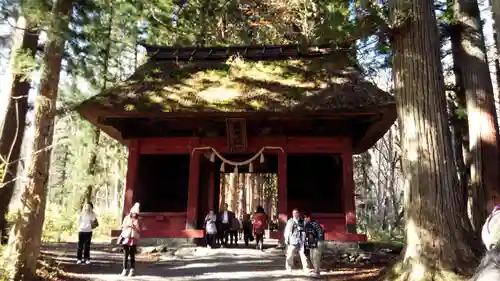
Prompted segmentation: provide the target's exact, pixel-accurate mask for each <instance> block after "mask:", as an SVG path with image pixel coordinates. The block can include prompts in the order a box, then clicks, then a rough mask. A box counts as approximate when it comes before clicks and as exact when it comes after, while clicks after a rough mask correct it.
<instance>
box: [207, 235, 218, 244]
mask: <svg viewBox="0 0 500 281" xmlns="http://www.w3.org/2000/svg"><path fill="white" fill-rule="evenodd" d="M216 235H217V234H208V233H207V234H206V235H205V240H206V242H207V246H210V247H214V246H215V238H216Z"/></svg>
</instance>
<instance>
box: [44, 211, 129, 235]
mask: <svg viewBox="0 0 500 281" xmlns="http://www.w3.org/2000/svg"><path fill="white" fill-rule="evenodd" d="M95 212H96V215H97V218H98V221H99V227H97V228H96V229H95V230H94V231H93V239H94V240H99V239H103V238H107V237H109V234H110V232H111V230H112V229H115V228H117V227H118V226H119V223H120V222H119V219H118V215H117V214H116V212H113V213H101V212H99V210H96V211H95ZM79 215H80V212H79V211H77V210H74V209H63V208H61V207H60V206H56V205H52V204H51V205H49V206H47V210H46V213H45V223H44V227H43V232H42V241H44V242H67V241H71V240H75V239H76V237H78V218H79Z"/></svg>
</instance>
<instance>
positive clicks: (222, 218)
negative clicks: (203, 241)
mask: <svg viewBox="0 0 500 281" xmlns="http://www.w3.org/2000/svg"><path fill="white" fill-rule="evenodd" d="M228 207H229V206H228V205H227V203H224V205H223V206H222V211H221V212H219V214H218V215H217V221H218V222H219V227H220V236H219V237H220V240H221V241H220V243H221V247H222V248H223V247H226V246H227V240H228V238H229V231H230V230H231V224H232V222H233V219H234V217H235V215H234V213H233V212H231V211H229V210H228Z"/></svg>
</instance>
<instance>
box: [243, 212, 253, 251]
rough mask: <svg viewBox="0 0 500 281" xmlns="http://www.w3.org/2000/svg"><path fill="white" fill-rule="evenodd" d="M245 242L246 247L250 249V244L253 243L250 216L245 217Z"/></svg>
mask: <svg viewBox="0 0 500 281" xmlns="http://www.w3.org/2000/svg"><path fill="white" fill-rule="evenodd" d="M242 227H243V241H244V242H245V246H246V247H248V243H249V242H252V241H253V234H252V231H253V225H252V219H251V217H250V214H245V215H244V216H243V222H242Z"/></svg>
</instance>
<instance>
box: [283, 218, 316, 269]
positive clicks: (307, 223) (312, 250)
mask: <svg viewBox="0 0 500 281" xmlns="http://www.w3.org/2000/svg"><path fill="white" fill-rule="evenodd" d="M284 238H285V244H286V246H287V250H286V261H285V268H286V270H287V271H291V270H292V267H293V263H294V259H295V257H296V256H297V255H299V256H300V260H301V263H302V268H303V269H304V271H305V272H309V261H310V262H311V264H312V266H313V270H312V272H311V273H312V275H313V276H315V277H318V276H319V275H320V269H321V260H322V255H323V249H324V246H325V244H324V243H325V242H324V241H325V231H324V228H323V227H322V226H321V225H320V224H319V223H318V222H316V221H315V220H313V219H312V218H311V214H309V213H305V214H304V215H303V216H301V214H300V213H299V210H297V209H294V210H293V212H292V218H291V219H289V220H288V222H287V224H286V226H285V231H284Z"/></svg>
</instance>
